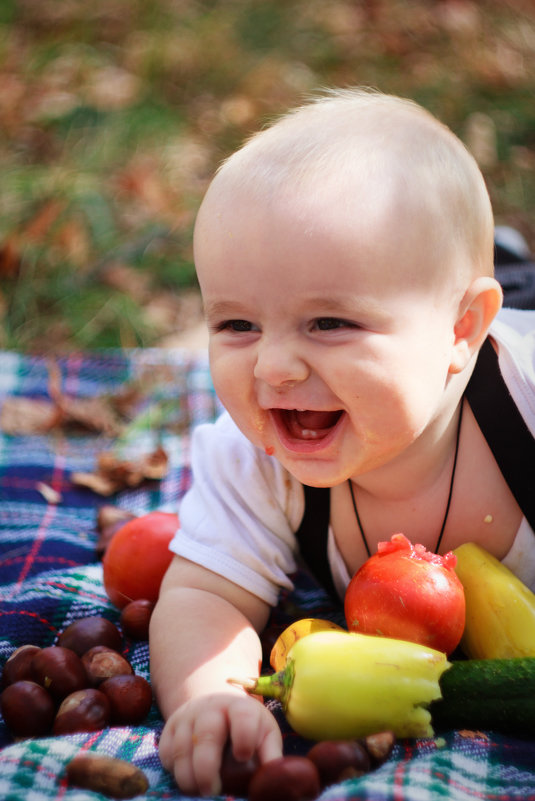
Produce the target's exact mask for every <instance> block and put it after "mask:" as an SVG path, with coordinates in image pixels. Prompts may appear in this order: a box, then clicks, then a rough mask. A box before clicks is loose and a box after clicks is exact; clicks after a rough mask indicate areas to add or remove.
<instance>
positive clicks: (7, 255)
mask: <svg viewBox="0 0 535 801" xmlns="http://www.w3.org/2000/svg"><path fill="white" fill-rule="evenodd" d="M20 264H21V258H20V243H19V242H18V240H17V237H16V236H8V237H7V238H6V239H5V240H4V243H3V244H2V245H1V246H0V278H11V279H13V278H16V277H17V275H18V274H19V271H20Z"/></svg>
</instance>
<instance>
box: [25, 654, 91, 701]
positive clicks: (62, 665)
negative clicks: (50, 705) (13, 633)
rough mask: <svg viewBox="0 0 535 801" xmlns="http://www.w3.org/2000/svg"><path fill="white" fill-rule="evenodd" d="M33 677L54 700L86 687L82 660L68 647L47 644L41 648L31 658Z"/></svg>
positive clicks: (61, 698) (60, 699)
mask: <svg viewBox="0 0 535 801" xmlns="http://www.w3.org/2000/svg"><path fill="white" fill-rule="evenodd" d="M32 673H33V679H34V681H36V682H37V683H38V684H40V685H41V686H42V687H44V688H45V689H46V690H48V692H49V693H50V695H51V696H52V698H54V700H55V701H62V700H63V699H64V698H65V696H67V695H69V694H70V693H72V692H74V691H75V690H81V689H83V688H84V687H87V676H86V672H85V668H84V666H83V664H82V660H81V659H80V657H79V656H77V655H76V654H75V653H74V651H71V650H70V649H69V648H62V647H61V646H59V645H49V646H48V647H47V648H41V649H40V650H39V651H38V652H37V653H36V654H35V655H34V657H33V659H32Z"/></svg>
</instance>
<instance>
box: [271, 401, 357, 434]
mask: <svg viewBox="0 0 535 801" xmlns="http://www.w3.org/2000/svg"><path fill="white" fill-rule="evenodd" d="M272 415H273V417H274V419H275V421H276V423H277V428H278V430H279V433H280V434H283V435H285V436H284V437H283V439H289V440H294V441H295V440H299V441H301V442H319V441H321V440H323V439H325V437H327V436H328V435H329V434H330V433H331V432H332V430H333V429H334V428H335V426H336V424H337V423H338V421H339V420H340V418H341V416H342V411H341V410H339V409H338V410H336V411H334V412H322V411H316V410H313V409H305V410H300V409H272Z"/></svg>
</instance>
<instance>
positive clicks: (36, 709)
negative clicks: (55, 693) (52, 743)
mask: <svg viewBox="0 0 535 801" xmlns="http://www.w3.org/2000/svg"><path fill="white" fill-rule="evenodd" d="M0 709H1V710H2V716H3V718H4V721H5V722H6V725H7V727H8V728H9V729H10V731H11V732H12V733H13V734H14V735H15V736H16V737H42V736H44V735H45V734H49V733H50V730H51V728H52V723H53V721H54V715H55V714H56V705H55V703H54V701H53V700H52V697H51V696H50V695H49V693H48V692H47V691H46V690H45V689H44V687H41V685H40V684H36V682H34V681H16V682H15V683H14V684H10V685H9V686H8V687H6V689H5V690H4V692H3V693H2V696H1V698H0Z"/></svg>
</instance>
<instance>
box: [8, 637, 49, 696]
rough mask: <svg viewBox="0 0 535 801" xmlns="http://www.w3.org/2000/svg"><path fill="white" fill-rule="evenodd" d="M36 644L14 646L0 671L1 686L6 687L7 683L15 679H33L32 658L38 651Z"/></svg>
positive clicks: (11, 682)
mask: <svg viewBox="0 0 535 801" xmlns="http://www.w3.org/2000/svg"><path fill="white" fill-rule="evenodd" d="M40 650H41V649H40V648H39V646H38V645H21V646H20V647H19V648H16V649H15V650H14V651H13V653H12V654H11V656H10V657H9V659H8V660H7V662H6V664H5V665H4V670H3V671H2V687H7V686H8V685H9V684H14V683H15V682H16V681H23V680H24V679H27V680H28V681H32V680H33V673H32V659H33V657H34V655H35V654H36V653H37V651H40Z"/></svg>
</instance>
